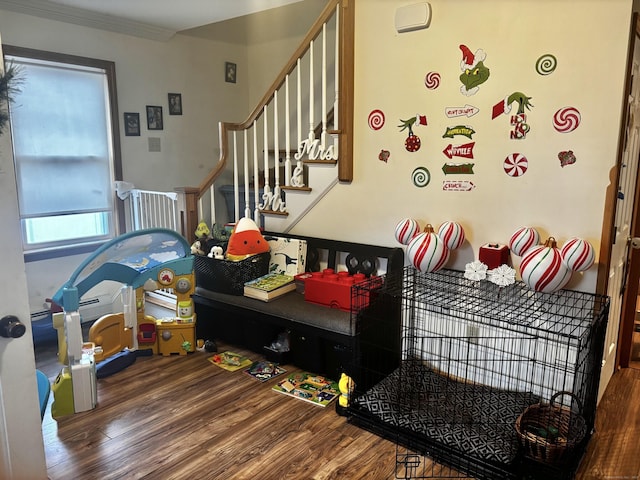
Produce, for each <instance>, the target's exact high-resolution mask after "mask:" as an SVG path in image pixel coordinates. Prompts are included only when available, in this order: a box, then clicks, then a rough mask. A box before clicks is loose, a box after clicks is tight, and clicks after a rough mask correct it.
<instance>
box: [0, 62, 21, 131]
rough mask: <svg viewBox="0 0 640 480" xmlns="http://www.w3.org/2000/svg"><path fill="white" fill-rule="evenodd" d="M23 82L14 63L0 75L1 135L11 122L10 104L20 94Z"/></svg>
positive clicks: (6, 66)
mask: <svg viewBox="0 0 640 480" xmlns="http://www.w3.org/2000/svg"><path fill="white" fill-rule="evenodd" d="M22 82H23V78H22V71H21V69H20V68H19V67H18V66H16V65H14V64H13V62H11V63H9V64H5V69H4V72H1V73H0V135H2V134H3V133H4V129H5V127H6V125H7V123H8V122H9V109H8V108H7V107H8V105H9V103H11V101H12V100H13V96H14V95H16V94H17V93H19V92H20V85H21V84H22Z"/></svg>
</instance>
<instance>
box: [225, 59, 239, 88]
mask: <svg viewBox="0 0 640 480" xmlns="http://www.w3.org/2000/svg"><path fill="white" fill-rule="evenodd" d="M236 70H237V67H236V64H235V63H231V62H224V81H225V82H227V83H236Z"/></svg>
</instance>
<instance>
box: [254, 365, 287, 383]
mask: <svg viewBox="0 0 640 480" xmlns="http://www.w3.org/2000/svg"><path fill="white" fill-rule="evenodd" d="M285 372H286V370H285V369H284V368H282V367H280V366H278V364H277V363H272V362H269V361H264V360H263V361H258V362H253V364H252V365H251V366H250V367H249V368H247V369H246V370H245V373H246V374H247V375H250V376H252V377H253V378H255V379H257V380H260V381H261V382H266V381H267V380H270V379H272V378H274V377H277V376H278V375H282V374H283V373H285Z"/></svg>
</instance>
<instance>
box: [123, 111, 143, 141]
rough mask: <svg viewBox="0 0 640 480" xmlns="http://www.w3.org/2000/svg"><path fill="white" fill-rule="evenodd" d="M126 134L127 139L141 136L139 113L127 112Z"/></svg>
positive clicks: (125, 118)
mask: <svg viewBox="0 0 640 480" xmlns="http://www.w3.org/2000/svg"><path fill="white" fill-rule="evenodd" d="M124 134H125V135H126V136H127V137H139V136H140V114H139V113H132V112H125V114H124Z"/></svg>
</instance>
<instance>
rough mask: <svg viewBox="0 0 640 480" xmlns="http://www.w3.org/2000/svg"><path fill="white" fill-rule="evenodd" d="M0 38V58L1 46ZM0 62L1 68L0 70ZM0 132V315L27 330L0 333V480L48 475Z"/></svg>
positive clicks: (10, 175) (7, 143) (9, 164)
mask: <svg viewBox="0 0 640 480" xmlns="http://www.w3.org/2000/svg"><path fill="white" fill-rule="evenodd" d="M1 45H2V44H1V42H0V58H2V51H1V50H2V48H1ZM2 63H3V62H0V70H1V69H2ZM5 130H6V131H5V132H4V133H3V134H2V135H0V219H2V220H1V222H2V227H1V228H0V245H1V246H2V247H0V248H1V251H2V253H1V254H0V258H1V262H0V266H1V269H2V274H3V278H2V288H0V318H3V317H5V316H6V315H14V316H16V317H18V319H19V320H20V321H22V322H23V323H24V324H25V325H26V327H27V332H26V333H25V334H24V335H23V336H22V337H20V338H4V337H0V478H2V479H11V480H14V479H15V480H23V479H24V480H39V479H46V478H47V468H46V461H45V456H44V442H43V440H42V426H41V422H40V407H39V402H38V388H37V384H36V370H35V369H36V367H35V358H34V353H33V339H32V337H31V320H30V317H29V301H28V295H27V278H26V274H25V268H24V260H23V256H22V241H21V239H20V230H19V221H18V204H17V196H16V184H15V175H14V168H13V157H12V148H11V135H10V132H9V129H8V128H6V129H5Z"/></svg>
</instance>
